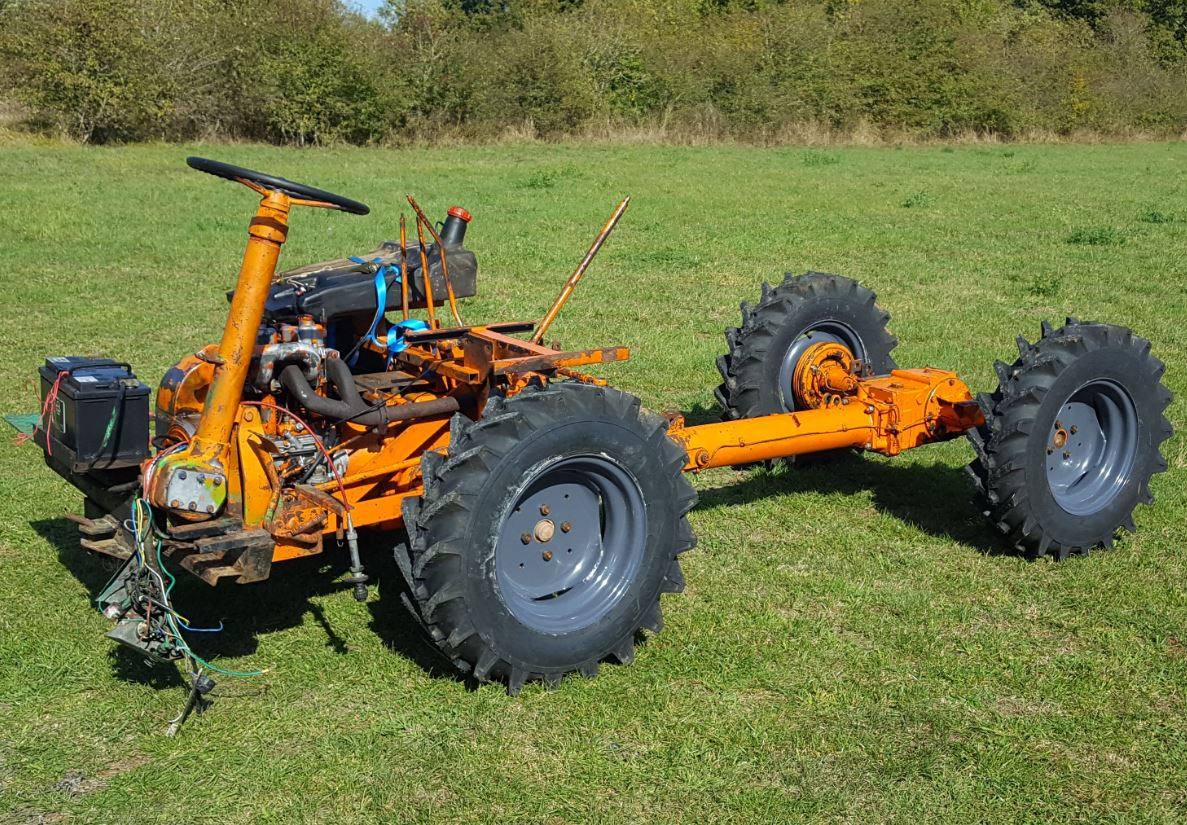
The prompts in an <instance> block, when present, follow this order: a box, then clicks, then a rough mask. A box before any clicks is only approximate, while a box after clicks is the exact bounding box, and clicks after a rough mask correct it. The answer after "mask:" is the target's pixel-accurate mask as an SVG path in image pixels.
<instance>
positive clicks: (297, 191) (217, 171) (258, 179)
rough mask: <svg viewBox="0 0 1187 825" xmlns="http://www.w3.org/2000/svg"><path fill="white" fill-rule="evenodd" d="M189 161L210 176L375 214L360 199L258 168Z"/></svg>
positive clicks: (197, 158)
mask: <svg viewBox="0 0 1187 825" xmlns="http://www.w3.org/2000/svg"><path fill="white" fill-rule="evenodd" d="M185 162H186V163H187V164H189V166H190V168H191V169H197V170H198V171H199V172H205V173H206V174H208V175H214V176H215V177H217V178H226V179H227V180H234V181H249V182H251V183H254V184H257V185H258V186H262V187H263V188H265V189H271V190H275V191H277V192H283V193H284V194H286V195H291V196H293V197H296V198H303V199H305V200H311V201H321V202H322V203H328V204H330V205H331V206H333V207H335V208H337V209H341V210H342V211H343V212H349V213H350V214H352V215H366V214H368V213H369V212H370V211H371V208H370V207H369V206H367V204H365V203H360V202H359V201H356V200H351V199H350V198H346V197H343V196H342V195H335V194H334V193H333V192H327V191H325V190H324V189H317V188H315V187H313V186H308V185H306V184H304V183H297V182H296V181H291V180H288V179H287V178H278V177H276V176H275V175H267V174H264V173H263V172H257V171H255V170H254V169H245V168H244V167H242V166H235V165H234V164H231V163H223V162H222V161H220V160H210V159H209V158H199V157H193V156H191V157H188V158H186V159H185Z"/></svg>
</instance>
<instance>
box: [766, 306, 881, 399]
mask: <svg viewBox="0 0 1187 825" xmlns="http://www.w3.org/2000/svg"><path fill="white" fill-rule="evenodd" d="M825 342H828V343H833V344H841V345H842V346H844V347H845V348H846V349H848V350H849V351H850V352H851V353H853V357H854V358H859V359H861V360H862V361H864V360H865V357H866V350H865V346H864V345H863V344H862V342H861V338H860V337H859V336H858V334H857V333H856V332H855V331H854V329H853V328H852V327H851V326H849V325H848V324H844V323H842V322H840V321H821V322H819V323H816V324H813V325H812V326H811V327H809V328H808V329H806V330H804V331H803V332H801V333H799V334H798V335H797V336H796V337H795V340H793V341H792V342H791V346H790V347H788V348H787V352H785V353H784V354H783V358H782V360H781V361H780V363H779V403H780V405H781V406H782V407H783V411H784V412H792V411H794V410H795V409H796V405H795V388H794V382H795V368H796V365H797V364H799V362H800V358H802V357H803V355H804V353H805V352H807V351H808V348H809V347H811V346H813V345H815V344H821V343H825Z"/></svg>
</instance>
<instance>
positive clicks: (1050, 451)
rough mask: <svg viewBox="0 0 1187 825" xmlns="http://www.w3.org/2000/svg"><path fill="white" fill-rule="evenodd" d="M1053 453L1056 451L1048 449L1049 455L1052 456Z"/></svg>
mask: <svg viewBox="0 0 1187 825" xmlns="http://www.w3.org/2000/svg"><path fill="white" fill-rule="evenodd" d="M1053 452H1055V451H1054V450H1052V449H1051V448H1050V447H1048V448H1047V455H1051V453H1053Z"/></svg>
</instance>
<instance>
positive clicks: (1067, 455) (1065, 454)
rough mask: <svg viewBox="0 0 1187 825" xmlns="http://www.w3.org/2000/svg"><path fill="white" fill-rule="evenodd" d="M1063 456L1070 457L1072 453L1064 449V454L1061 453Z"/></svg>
mask: <svg viewBox="0 0 1187 825" xmlns="http://www.w3.org/2000/svg"><path fill="white" fill-rule="evenodd" d="M1063 457H1064V458H1071V457H1072V454H1071V453H1069V452H1066V451H1065V452H1064V454H1063Z"/></svg>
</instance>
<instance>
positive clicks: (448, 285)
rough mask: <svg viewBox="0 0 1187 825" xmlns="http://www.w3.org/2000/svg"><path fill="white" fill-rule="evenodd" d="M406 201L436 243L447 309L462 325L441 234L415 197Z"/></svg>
mask: <svg viewBox="0 0 1187 825" xmlns="http://www.w3.org/2000/svg"><path fill="white" fill-rule="evenodd" d="M408 203H410V204H411V205H412V209H413V211H415V212H416V217H417V219H418V220H421V221H423V222H424V225H425V226H426V227H428V229H429V234H430V235H432V236H433V243H435V244H437V254H438V255H440V256H441V277H442V278H443V279H444V280H445V292H446V293H447V294H448V295H449V309H450V311H451V312H453V320H455V321H457V325H458V326H459V327H460V326H464V324H462V316H460V315H458V312H457V298H456V297H455V296H454V294H453V282H451V281H450V280H449V264H448V263H446V261H445V244H443V243H442V242H441V236H440V235H438V234H437V230H436V229H434V228H433V224H432V223H430V222H429V219H428V218H426V217H425V213H424V212H423V211H422V210H421V208H420V204H419V203H417V202H416V199H415V198H413V197H412V196H411V195H409V196H408Z"/></svg>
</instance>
